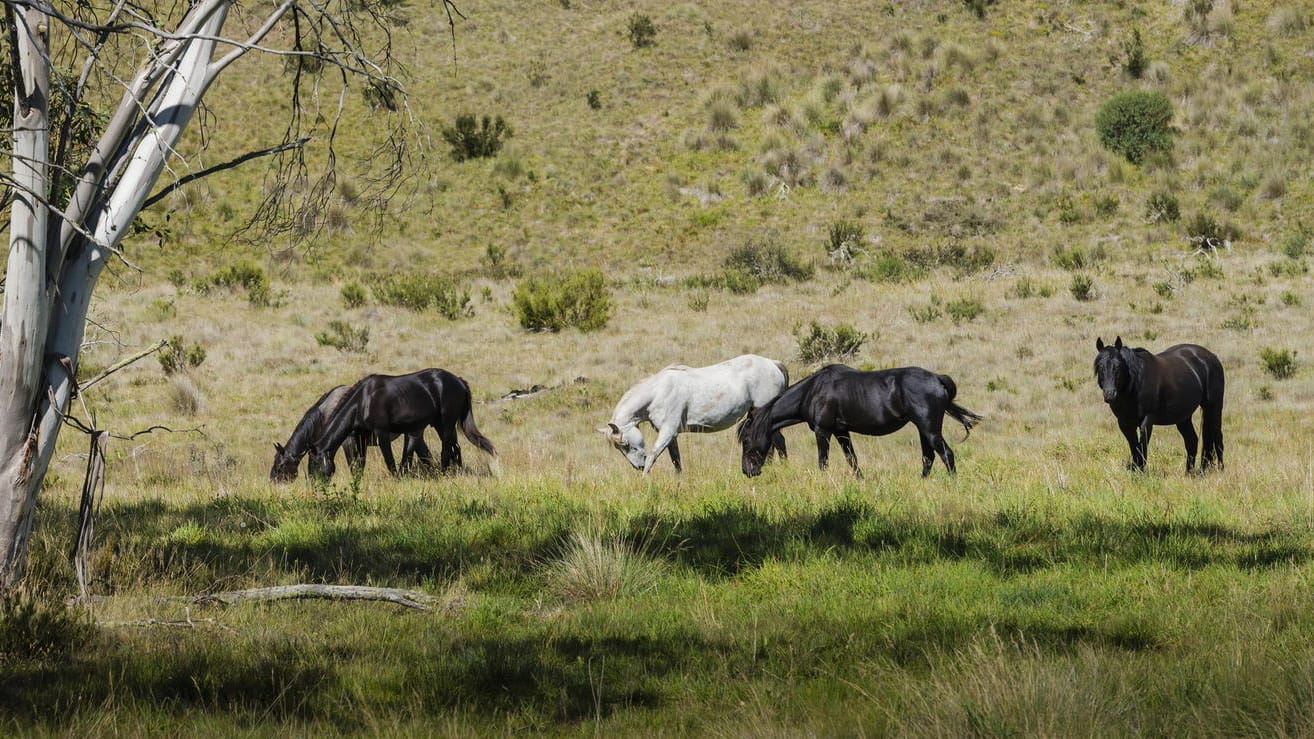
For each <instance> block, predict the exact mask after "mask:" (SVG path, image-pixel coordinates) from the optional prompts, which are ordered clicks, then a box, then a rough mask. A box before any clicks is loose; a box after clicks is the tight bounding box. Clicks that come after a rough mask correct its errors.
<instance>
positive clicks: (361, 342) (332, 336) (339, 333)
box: [315, 321, 370, 354]
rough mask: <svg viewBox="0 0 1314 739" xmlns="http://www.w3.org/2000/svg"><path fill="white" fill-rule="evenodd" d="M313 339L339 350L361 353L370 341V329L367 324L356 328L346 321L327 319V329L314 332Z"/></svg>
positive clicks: (321, 344)
mask: <svg viewBox="0 0 1314 739" xmlns="http://www.w3.org/2000/svg"><path fill="white" fill-rule="evenodd" d="M315 341H317V342H319V345H320V346H331V347H333V348H334V349H337V350H338V351H340V352H347V353H350V354H362V353H364V351H365V347H366V346H367V345H368V344H369V343H370V329H369V327H368V326H362V327H360V328H356V327H354V326H352V325H351V324H350V323H347V322H346V321H329V325H328V330H327V331H320V332H319V333H317V334H315Z"/></svg>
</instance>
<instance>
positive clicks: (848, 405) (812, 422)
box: [738, 364, 982, 477]
mask: <svg viewBox="0 0 1314 739" xmlns="http://www.w3.org/2000/svg"><path fill="white" fill-rule="evenodd" d="M957 394H958V386H957V385H955V384H954V381H953V380H952V379H950V378H949V376H947V375H938V374H935V373H934V372H930V371H928V370H925V369H922V368H921V367H899V368H896V369H886V370H877V371H874V372H862V371H859V370H856V369H854V368H852V367H847V366H845V365H842V364H831V365H827V366H825V367H822V368H821V369H819V370H817V371H816V372H814V373H812V374H811V375H808V376H807V377H805V378H803V379H802V380H799V381H798V382H797V383H796V384H794V385H791V386H790V387H789V389H787V390H785V391H784V392H783V393H781V394H780V396H779V397H777V398H775V399H774V400H772V401H771V402H769V403H767V404H766V405H765V406H763V407H762V408H761V409H759V410H756V411H753V412H752V413H749V414H748V416H747V417H745V418H744V421H743V423H741V424H740V425H739V429H738V435H739V442H740V444H741V445H742V446H743V458H742V467H743V472H744V474H745V475H747V476H749V477H755V476H757V475H759V474H761V473H762V464H763V462H764V461H765V460H766V456H767V453H768V451H769V447H770V438H771V436H772V435H773V434H778V433H780V430H781V429H783V428H785V427H786V426H792V425H794V424H797V423H806V424H807V425H808V427H809V428H811V429H812V430H813V432H815V433H816V436H817V466H818V467H820V468H821V469H825V468H826V465H827V463H828V462H829V460H830V437H831V436H832V435H833V436H834V437H835V438H836V439H837V440H839V445H840V448H841V449H843V450H844V457H845V459H847V460H848V462H849V466H850V467H852V468H853V473H854V475H855V476H858V477H861V476H862V471H861V470H860V469H858V457H857V455H856V454H854V453H853V441H852V439H851V438H849V434H851V433H859V434H867V435H869V436H884V435H885V434H889V433H893V432H895V431H897V430H899V429H901V428H903V426H904V425H905V424H907V423H909V422H911V423H912V424H913V425H915V426H916V427H917V434H918V436H919V437H921V440H922V477H926V476H927V475H929V474H931V465H932V463H933V462H934V461H935V454H936V453H938V454H939V455H940V459H942V460H944V466H945V467H947V468H948V469H949V473H950V474H953V473H954V472H955V468H954V453H953V450H952V449H950V448H949V444H948V443H946V442H945V440H944V436H943V435H942V434H941V428H942V426H943V424H944V416H945V414H946V413H947V414H949V415H950V416H952V417H953V418H954V419H955V420H957V421H958V422H959V423H961V424H963V428H964V429H966V430H967V433H968V434H969V435H970V434H971V433H972V427H973V426H975V425H976V424H977V423H978V422H980V421H981V420H982V417H981V416H979V415H977V414H975V413H973V412H972V411H969V410H967V409H966V408H963V407H962V406H960V405H958V404H957V403H954V402H953V401H954V397H955V396H956V395H957ZM963 438H967V437H966V436H965V437H963Z"/></svg>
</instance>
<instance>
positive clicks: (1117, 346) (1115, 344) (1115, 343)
mask: <svg viewBox="0 0 1314 739" xmlns="http://www.w3.org/2000/svg"><path fill="white" fill-rule="evenodd" d="M1113 348H1114V349H1121V348H1122V337H1121V336H1119V337H1118V338H1117V339H1114V341H1113Z"/></svg>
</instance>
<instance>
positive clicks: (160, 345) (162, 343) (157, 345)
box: [78, 339, 169, 392]
mask: <svg viewBox="0 0 1314 739" xmlns="http://www.w3.org/2000/svg"><path fill="white" fill-rule="evenodd" d="M168 343H169V342H167V341H165V340H164V339H160V340H159V341H157V342H156V343H155V345H154V346H152V347H150V348H148V349H143V350H141V351H139V352H137V353H136V354H134V355H132V356H131V357H128V358H127V359H123V360H120V361H118V362H115V363H114V364H112V365H110V366H109V367H107V368H105V370H104V371H103V372H101V373H100V374H98V375H96V376H95V377H93V378H91V379H90V380H87V381H86V382H84V383H82V386H81V387H79V388H78V391H79V392H84V391H86V389H87V388H89V387H91V386H92V385H95V384H96V383H98V382H100V381H101V380H103V379H105V378H106V377H109V376H110V375H112V374H114V373H115V372H118V371H119V370H121V369H123V368H124V367H127V366H128V365H130V364H132V363H133V362H136V361H137V360H139V359H141V358H143V357H146V356H149V355H151V354H154V353H155V352H158V351H159V350H161V349H163V348H164V347H165V346H166V345H167V344H168Z"/></svg>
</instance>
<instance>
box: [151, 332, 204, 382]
mask: <svg viewBox="0 0 1314 739" xmlns="http://www.w3.org/2000/svg"><path fill="white" fill-rule="evenodd" d="M155 358H156V359H158V360H159V362H160V368H161V369H163V370H164V374H166V375H172V374H173V373H175V372H180V371H182V370H186V369H190V368H195V367H200V366H201V363H202V362H204V361H205V347H203V346H201V345H200V344H197V343H193V344H191V345H190V346H188V345H187V341H186V339H184V338H183V337H182V336H181V335H178V334H174V335H173V336H170V337H169V338H168V340H167V341H166V342H165V344H164V348H162V349H160V353H159V354H156V355H155Z"/></svg>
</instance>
